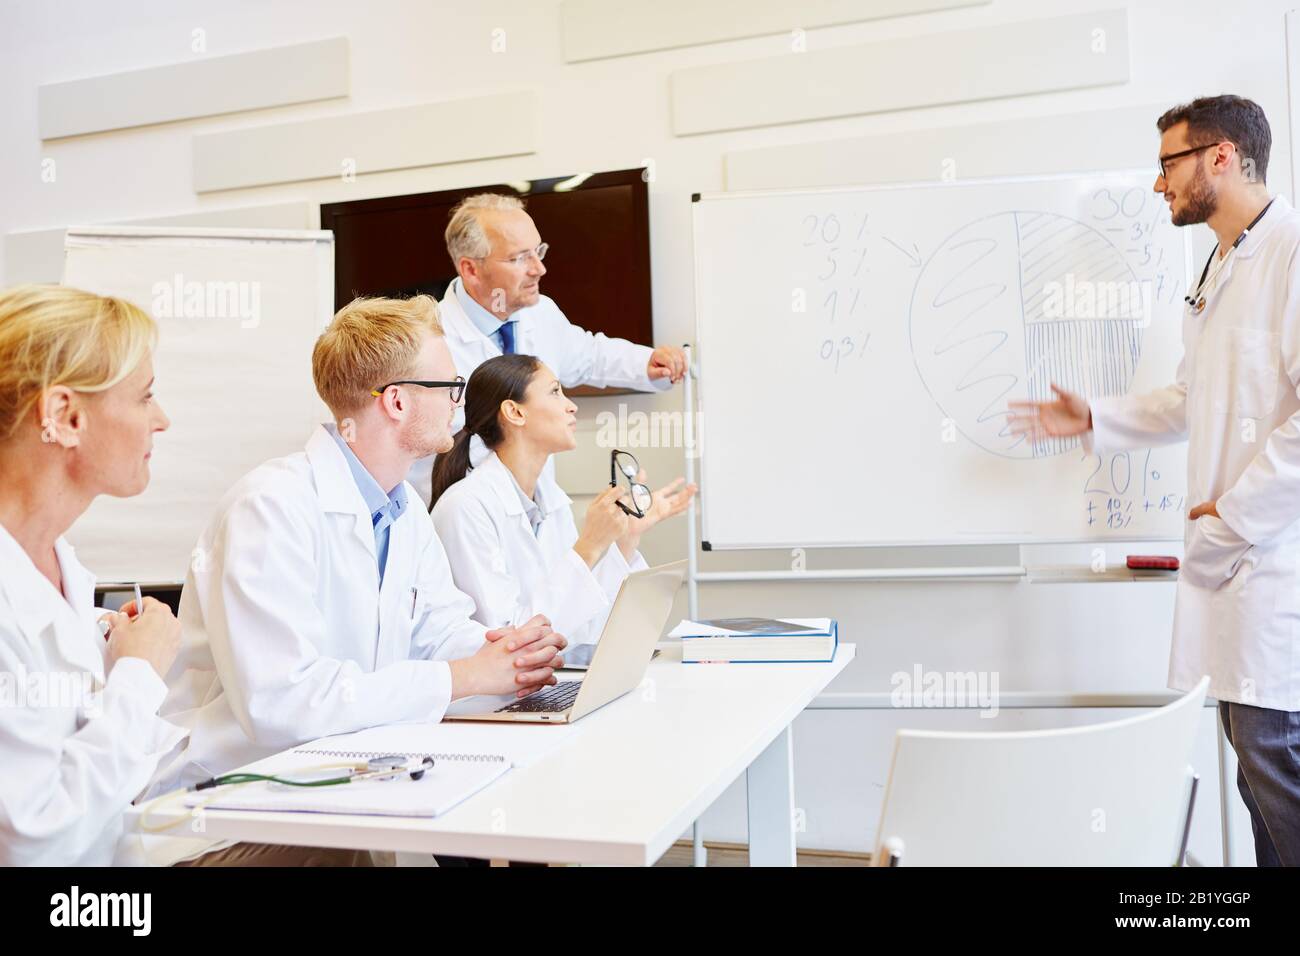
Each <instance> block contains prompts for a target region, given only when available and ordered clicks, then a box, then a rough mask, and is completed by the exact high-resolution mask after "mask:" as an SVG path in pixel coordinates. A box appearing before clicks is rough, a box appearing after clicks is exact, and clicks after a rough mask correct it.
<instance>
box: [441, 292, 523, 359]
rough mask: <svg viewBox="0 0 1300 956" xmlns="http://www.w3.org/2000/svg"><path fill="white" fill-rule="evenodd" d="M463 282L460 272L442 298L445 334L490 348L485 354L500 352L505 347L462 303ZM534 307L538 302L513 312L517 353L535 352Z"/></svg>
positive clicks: (498, 353) (459, 340) (487, 355)
mask: <svg viewBox="0 0 1300 956" xmlns="http://www.w3.org/2000/svg"><path fill="white" fill-rule="evenodd" d="M459 282H460V277H459V276H457V277H456V278H455V279H452V280H451V285H449V286H448V287H447V292H446V294H445V295H443V297H442V301H441V302H440V303H439V304H438V315H439V318H440V319H441V320H442V333H443V335H445V336H447V337H448V338H452V339H455V340H456V341H458V342H463V343H465V344H467V345H478V346H479V348H481V349H483V350H484V351H485V352H486V355H485V358H491V357H492V356H494V355H500V354H501V347H500V346H499V345H497V342H496V339H494V338H492V337H491V336H489V335H484V334H483V330H482V329H480V328H479V327H478V326H477V325H475V324H474V321H473V320H472V319H471V318H470V317H469V316H468V315H466V314H465V310H464V309H463V308H462V307H461V304H460V299H459V298H458V297H457V295H456V290H457V288H458V286H457V283H459ZM534 308H536V306H531V305H530V306H528V307H527V308H523V309H520V310H519V311H518V312H515V313H514V314H512V315H511V316H510V320H511V321H512V322H514V323H515V352H517V353H521V354H524V355H532V354H533V352H532V341H533V340H532V323H531V317H532V310H533V309H534ZM457 372H458V373H459V372H460V370H459V369H458V370H457ZM461 374H463V373H461ZM466 377H468V376H466Z"/></svg>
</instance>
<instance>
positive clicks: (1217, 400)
mask: <svg viewBox="0 0 1300 956" xmlns="http://www.w3.org/2000/svg"><path fill="white" fill-rule="evenodd" d="M1202 358H1203V359H1204V360H1205V361H1207V362H1211V363H1214V364H1215V365H1217V367H1218V375H1216V376H1215V385H1214V410H1215V412H1217V413H1218V414H1220V415H1234V416H1236V417H1238V418H1267V417H1269V416H1270V415H1272V413H1273V411H1274V409H1275V408H1276V407H1277V379H1278V339H1277V335H1276V334H1274V333H1273V332H1270V331H1268V330H1267V329H1248V328H1229V329H1228V330H1227V335H1226V337H1225V340H1224V350H1223V354H1222V355H1217V356H1202Z"/></svg>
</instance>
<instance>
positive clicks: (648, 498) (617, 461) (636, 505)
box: [609, 448, 654, 518]
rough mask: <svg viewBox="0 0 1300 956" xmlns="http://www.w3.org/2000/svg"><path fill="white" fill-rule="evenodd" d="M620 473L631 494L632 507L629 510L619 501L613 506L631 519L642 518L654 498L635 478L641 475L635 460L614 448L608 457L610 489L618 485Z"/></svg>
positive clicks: (639, 467)
mask: <svg viewBox="0 0 1300 956" xmlns="http://www.w3.org/2000/svg"><path fill="white" fill-rule="evenodd" d="M620 473H621V474H622V475H623V477H624V478H626V479H627V484H628V488H629V489H630V490H631V492H632V507H631V508H629V507H628V506H627V505H625V504H623V501H622V500H621V499H620V500H618V501H616V502H615V504H617V505H618V506H619V507H620V508H622V509H623V511H624V512H625V513H626V514H629V515H631V516H632V517H633V518H644V517H645V516H646V513H647V512H648V511H649V510H650V505H651V503H652V502H653V501H654V496H653V495H651V494H650V489H649V488H647V487H646V486H645V485H643V484H641V482H639V481H637V478H636V476H637V475H639V474H641V466H640V465H638V464H637V461H636V459H635V458H634V457H632V455H630V454H628V453H627V452H625V451H619V450H618V449H617V448H615V449H614V450H613V451H612V452H610V455H609V486H610V487H611V488H613V487H614V486H615V485H617V484H618V475H619V474H620ZM633 509H635V510H633Z"/></svg>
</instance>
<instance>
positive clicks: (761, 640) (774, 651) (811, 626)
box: [668, 617, 839, 664]
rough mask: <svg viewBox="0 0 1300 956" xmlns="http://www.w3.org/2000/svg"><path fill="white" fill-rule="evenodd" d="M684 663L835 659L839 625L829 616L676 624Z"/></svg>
mask: <svg viewBox="0 0 1300 956" xmlns="http://www.w3.org/2000/svg"><path fill="white" fill-rule="evenodd" d="M668 636H669V637H680V638H681V640H682V663H684V664H715V663H719V664H742V663H743V664H758V663H765V664H779V663H811V662H827V661H833V660H835V649H836V647H838V646H839V625H838V624H837V623H836V622H835V621H834V620H833V619H831V618H829V617H811V618H809V617H790V618H765V617H728V618H719V619H715V620H709V621H682V623H680V624H678V625H677V626H676V627H675V628H673V629H672V631H670V632H669V634H668Z"/></svg>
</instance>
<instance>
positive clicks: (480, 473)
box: [433, 452, 647, 645]
mask: <svg viewBox="0 0 1300 956" xmlns="http://www.w3.org/2000/svg"><path fill="white" fill-rule="evenodd" d="M522 494H523V493H522V492H521V491H520V489H519V485H518V483H517V482H516V481H515V478H514V476H513V475H512V474H511V473H510V470H509V469H508V468H506V466H505V465H504V464H503V463H502V461H501V459H500V458H498V457H497V456H496V453H495V452H489V453H488V455H487V457H486V458H485V459H484V460H483V461H482V463H481V464H479V465H478V466H477V467H475V468H474V469H473V470H472V471H470V473H469V474H467V475H466V476H465V477H464V478H463V479H462V480H461V481H458V482H456V484H454V485H452V486H451V487H450V488H449V489H448V490H447V491H446V492H445V493H444V494H443V495H442V497H441V498H439V499H438V503H437V504H436V505H434V507H433V523H434V527H435V528H436V529H437V531H438V537H439V538H440V539H441V540H442V543H443V546H444V547H445V548H446V549H447V557H448V559H449V560H450V562H451V570H452V574H453V575H454V576H455V578H456V586H457V587H458V588H460V589H461V590H462V591H464V592H465V593H466V594H468V595H469V596H470V597H471V598H473V599H474V605H475V606H476V607H477V608H478V611H477V613H476V614H475V615H474V619H475V620H477V621H478V622H479V623H480V624H483V625H484V626H486V627H501V626H502V625H505V624H520V623H522V622H524V621H526V620H528V619H529V618H530V617H532V616H533V615H534V614H545V615H546V616H547V618H549V619H550V621H551V626H552V627H553V628H555V630H557V631H559V632H560V633H561V634H563V635H564V637H565V638H566V639H567V640H568V642H569V644H571V645H572V644H592V643H595V642H596V641H597V640H598V639H599V638H600V632H601V630H602V629H603V628H604V626H605V619H606V618H607V617H609V612H610V608H611V607H612V606H613V600H614V597H615V596H616V595H617V594H618V589H619V587H620V585H622V583H623V579H624V578H625V577H627V575H628V572H629V571H638V570H640V569H642V568H644V567H646V566H647V565H646V562H645V559H644V558H643V557H642V556H641V553H640V552H637V553H636V554H634V555H633V557H632V560H631V561H630V562H629V561H628V560H627V559H626V558H624V556H623V552H622V551H621V550H620V549H619V547H618V545H611V546H610V548H609V550H608V551H606V552H605V554H604V556H603V557H602V558H601V559H600V561H598V562H597V563H596V566H595V567H594V568H589V567H587V563H586V562H585V561H583V560H582V558H581V557H579V556H578V552H576V551H574V550H573V545H574V542H576V541H577V540H578V527H577V525H576V524H575V523H574V520H573V510H572V508H571V504H572V502H571V501H570V499H569V496H568V495H566V494H565V493H564V492H563V491H562V490H561V489H560V486H559V485H558V484H556V483H555V479H554V478H551V477H550V476H549V475H547V474H546V471H545V470H543V471H542V474H541V475H540V476H539V477H538V479H537V488H536V493H535V494H534V496H533V500H534V501H535V502H536V503H537V506H538V508H539V509H540V511H541V514H542V521H541V524H540V525H539V526H538V530H537V533H536V534H534V533H533V526H532V523H531V522H530V521H529V518H528V515H527V512H526V510H525V506H524V501H523V497H522Z"/></svg>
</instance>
